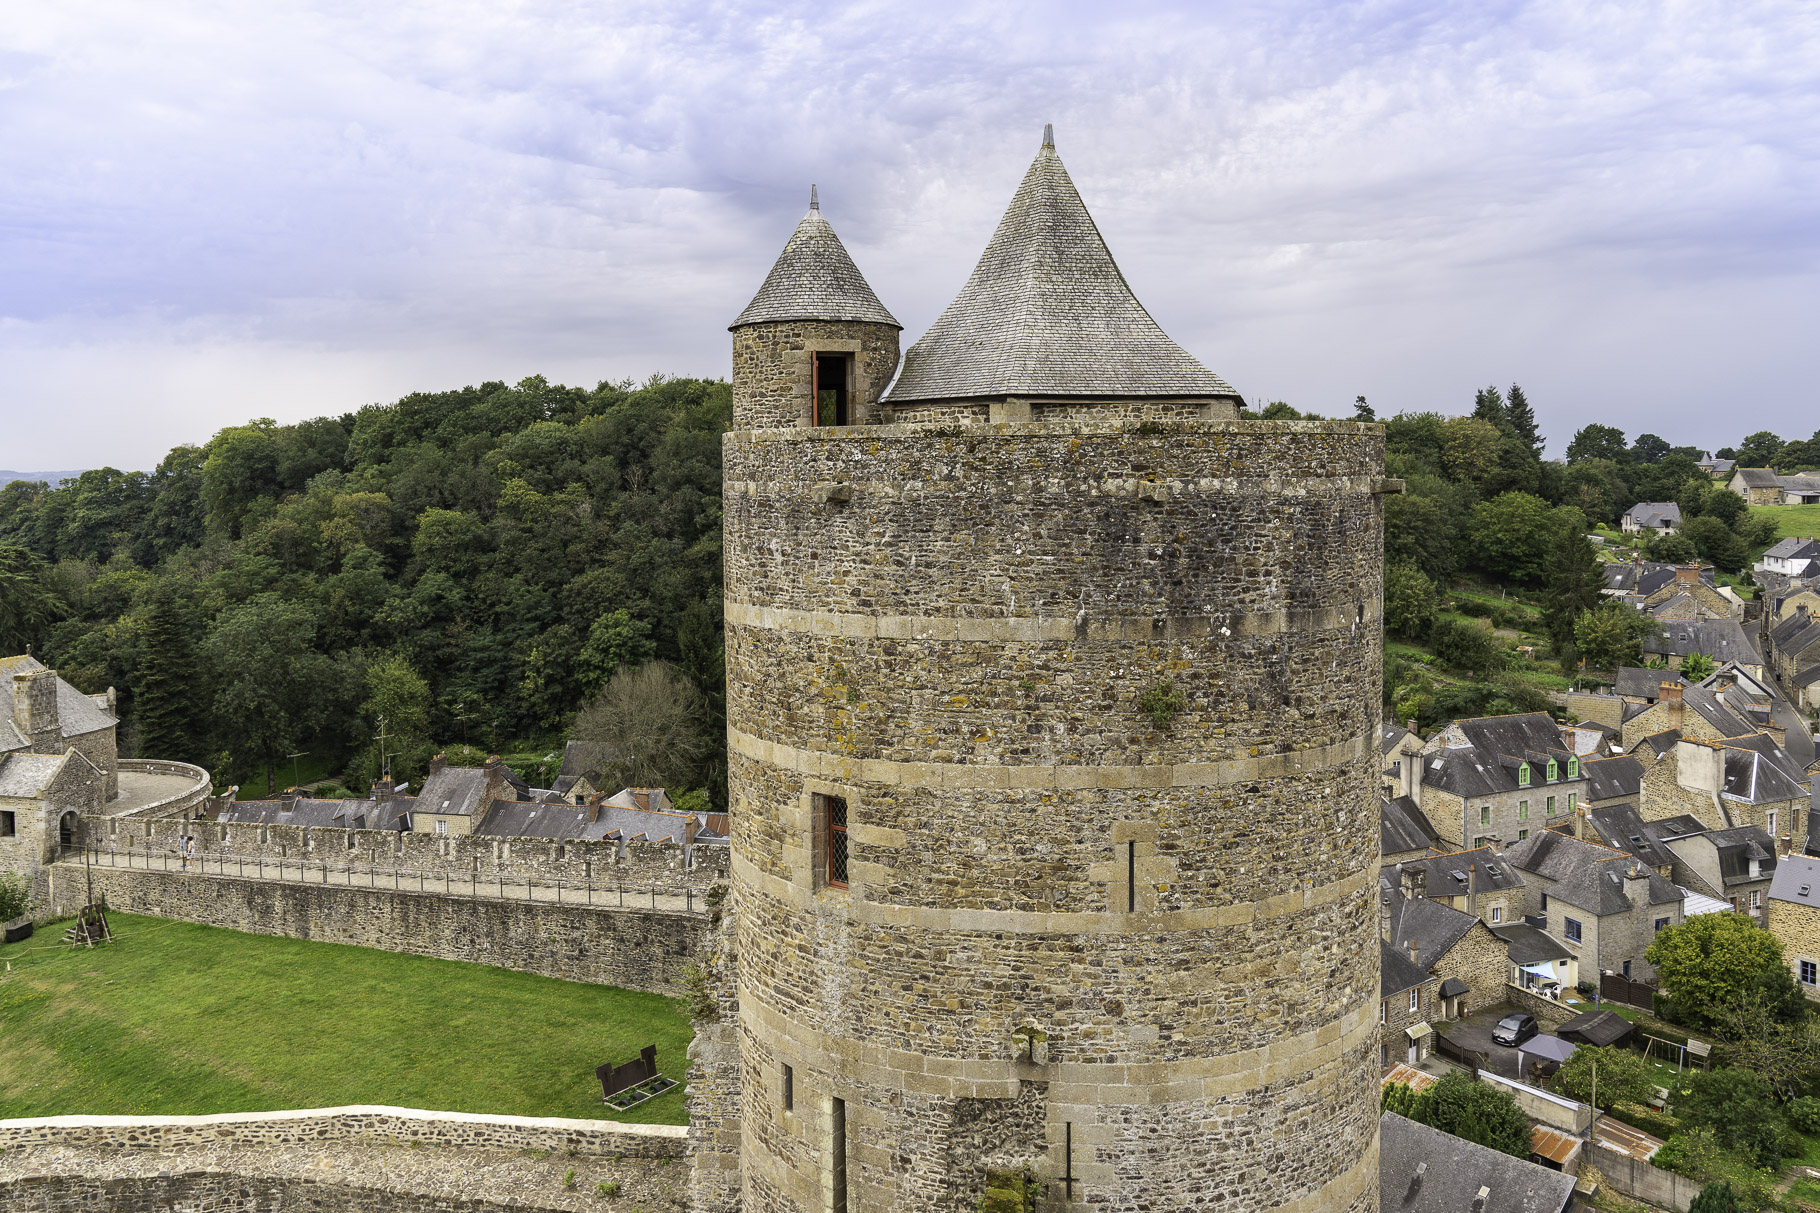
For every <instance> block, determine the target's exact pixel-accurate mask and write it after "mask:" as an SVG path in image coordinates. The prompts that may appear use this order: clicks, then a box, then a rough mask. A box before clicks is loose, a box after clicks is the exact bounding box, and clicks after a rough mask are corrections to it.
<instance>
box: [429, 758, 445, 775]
mask: <svg viewBox="0 0 1820 1213" xmlns="http://www.w3.org/2000/svg"><path fill="white" fill-rule="evenodd" d="M448 765H449V756H448V755H447V754H438V755H436V757H434V758H432V759H430V774H432V775H440V774H441V773H442V772H443V769H444V768H446V767H447V766H448Z"/></svg>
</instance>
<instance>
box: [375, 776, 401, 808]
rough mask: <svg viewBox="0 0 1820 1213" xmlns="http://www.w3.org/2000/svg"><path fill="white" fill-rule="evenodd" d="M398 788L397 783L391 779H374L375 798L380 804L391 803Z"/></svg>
mask: <svg viewBox="0 0 1820 1213" xmlns="http://www.w3.org/2000/svg"><path fill="white" fill-rule="evenodd" d="M396 790H397V784H395V783H394V782H393V781H392V780H390V779H375V780H374V781H373V799H374V801H375V802H377V803H379V804H386V803H389V802H390V801H391V799H392V795H393V793H394V792H395V791H396Z"/></svg>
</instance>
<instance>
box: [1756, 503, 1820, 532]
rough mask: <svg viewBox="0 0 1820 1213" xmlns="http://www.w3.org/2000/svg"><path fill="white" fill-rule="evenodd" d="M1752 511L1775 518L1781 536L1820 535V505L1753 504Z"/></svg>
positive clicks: (1777, 530)
mask: <svg viewBox="0 0 1820 1213" xmlns="http://www.w3.org/2000/svg"><path fill="white" fill-rule="evenodd" d="M1750 512H1751V513H1752V514H1762V515H1764V516H1765V517H1767V518H1773V519H1775V520H1776V535H1777V536H1778V537H1779V538H1782V539H1808V538H1812V537H1814V536H1820V505H1753V506H1752V507H1751V508H1750Z"/></svg>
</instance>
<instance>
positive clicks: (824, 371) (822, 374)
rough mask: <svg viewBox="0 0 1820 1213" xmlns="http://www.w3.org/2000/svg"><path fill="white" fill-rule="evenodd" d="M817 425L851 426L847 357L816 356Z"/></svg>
mask: <svg viewBox="0 0 1820 1213" xmlns="http://www.w3.org/2000/svg"><path fill="white" fill-rule="evenodd" d="M811 359H812V361H813V363H814V369H813V372H812V374H813V377H814V381H813V383H812V384H811V388H812V390H813V391H814V393H815V424H816V425H818V426H820V425H851V424H852V420H851V419H850V417H849V416H848V412H849V410H848V404H847V356H846V355H845V354H814V355H812V356H811Z"/></svg>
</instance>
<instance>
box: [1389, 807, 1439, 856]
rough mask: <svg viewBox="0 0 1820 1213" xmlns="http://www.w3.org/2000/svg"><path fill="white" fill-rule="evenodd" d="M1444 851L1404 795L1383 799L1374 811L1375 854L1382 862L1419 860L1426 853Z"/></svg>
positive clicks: (1431, 829)
mask: <svg viewBox="0 0 1820 1213" xmlns="http://www.w3.org/2000/svg"><path fill="white" fill-rule="evenodd" d="M1443 849H1445V848H1444V847H1443V846H1442V843H1441V836H1440V835H1439V834H1437V833H1435V828H1434V826H1432V825H1430V824H1429V822H1428V818H1426V817H1424V816H1423V815H1422V810H1421V809H1418V808H1417V807H1416V802H1415V801H1413V800H1411V799H1410V798H1409V797H1407V796H1398V797H1395V798H1394V799H1393V798H1391V797H1385V798H1383V800H1382V801H1381V802H1380V804H1379V812H1378V855H1379V857H1380V858H1382V859H1383V861H1384V862H1385V863H1396V862H1397V861H1398V860H1402V859H1420V858H1422V857H1423V856H1425V855H1427V854H1428V852H1429V851H1430V850H1436V851H1438V850H1443Z"/></svg>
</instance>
